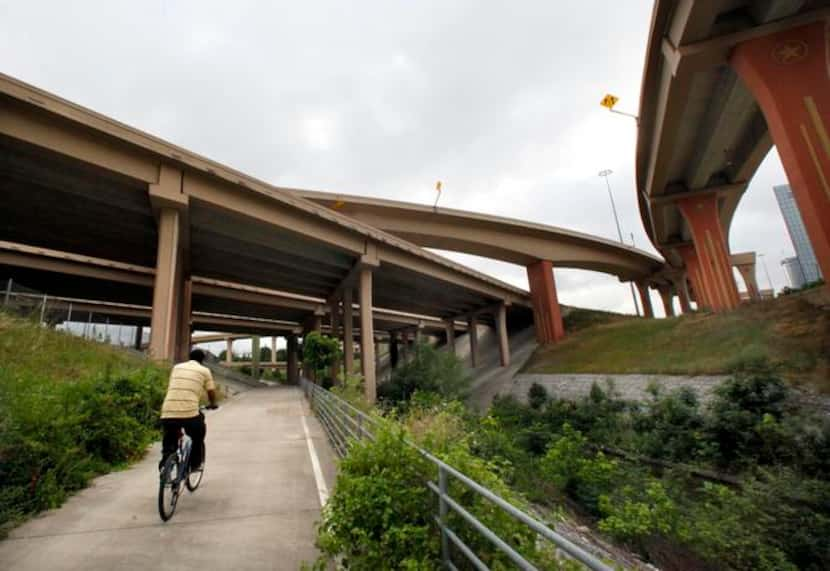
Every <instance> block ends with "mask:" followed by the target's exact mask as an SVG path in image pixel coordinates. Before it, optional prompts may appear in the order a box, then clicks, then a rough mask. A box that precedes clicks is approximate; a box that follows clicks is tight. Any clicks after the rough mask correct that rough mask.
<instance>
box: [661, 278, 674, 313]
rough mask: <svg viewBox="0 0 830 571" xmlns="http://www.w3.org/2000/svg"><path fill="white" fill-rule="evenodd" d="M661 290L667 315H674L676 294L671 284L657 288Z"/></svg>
mask: <svg viewBox="0 0 830 571" xmlns="http://www.w3.org/2000/svg"><path fill="white" fill-rule="evenodd" d="M657 291H658V292H660V299H661V300H662V301H663V311H664V312H665V314H666V317H674V294H673V293H672V289H671V286H670V285H668V284H665V285H661V286H659V287H658V288H657Z"/></svg>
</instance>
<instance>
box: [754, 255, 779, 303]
mask: <svg viewBox="0 0 830 571" xmlns="http://www.w3.org/2000/svg"><path fill="white" fill-rule="evenodd" d="M766 256H767V255H766V254H758V257H759V258H761V265H763V266H764V273H765V274H767V282H769V289H770V290H772V296H773V297H775V288H774V287H772V279H771V278H770V277H769V269H767V260H766Z"/></svg>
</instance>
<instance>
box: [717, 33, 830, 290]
mask: <svg viewBox="0 0 830 571" xmlns="http://www.w3.org/2000/svg"><path fill="white" fill-rule="evenodd" d="M828 46H830V27H828V24H827V22H826V21H819V22H815V23H812V24H809V25H806V26H800V27H793V28H790V29H788V30H784V31H781V32H778V33H772V34H769V35H767V36H763V37H760V38H756V39H752V40H748V41H746V42H743V43H741V44H739V45H737V46H736V47H735V49H734V50H733V52H732V56H731V58H730V62H729V63H730V65H731V66H732V67H733V69H734V70H735V71H736V72H737V74H738V75H739V76H740V78H741V79H742V80H743V82H744V84H745V85H746V86H747V87H748V88H749V90H750V91H751V92H752V94H753V95H754V96H755V100H756V101H757V102H758V105H759V106H760V107H761V110H762V111H763V113H764V117H765V118H766V122H767V125H768V126H769V131H770V135H771V137H772V141H773V143H774V144H775V147H776V148H777V149H778V154H779V155H780V156H781V162H782V164H783V165H784V170H785V171H786V173H787V178H788V179H789V181H790V186H791V188H792V192H793V196H794V197H795V201H796V203H797V204H798V209H799V210H800V212H801V217H802V218H803V219H804V226H805V227H806V229H807V234H808V235H809V237H810V242H811V243H812V246H813V250H814V251H815V254H816V259H817V260H818V264H819V267H820V268H821V272H822V274H823V275H824V278H825V279H828V278H829V277H830V135H828V132H830V76H828V69H830V49H828Z"/></svg>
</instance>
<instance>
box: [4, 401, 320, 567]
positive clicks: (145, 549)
mask: <svg viewBox="0 0 830 571" xmlns="http://www.w3.org/2000/svg"><path fill="white" fill-rule="evenodd" d="M304 422H305V425H306V427H307V431H306V429H305V428H304V426H303V424H304ZM207 424H208V431H207V440H206V442H207V471H206V472H205V478H204V480H203V482H202V485H201V487H200V488H199V489H198V490H197V491H196V493H195V494H188V493H187V492H184V496H183V497H182V498H181V499H180V502H179V505H178V508H177V510H176V514H175V516H174V517H173V519H172V520H171V521H169V522H167V523H162V522H161V520H160V519H159V516H158V512H157V508H156V498H157V493H158V471H157V467H156V464H157V462H158V454H159V446H158V444H157V445H155V446H154V447H153V448H152V450H151V451H150V453H149V454H148V455H147V457H146V458H145V459H144V460H142V461H141V462H139V463H138V464H136V465H134V466H132V467H131V468H130V469H128V470H125V471H123V472H118V473H114V474H109V475H106V476H103V477H101V478H98V479H97V480H95V482H94V484H93V485H92V486H91V487H90V488H88V489H86V490H83V491H82V492H80V493H78V494H77V495H75V496H74V497H72V498H71V499H70V500H69V501H67V502H66V503H65V504H64V505H63V507H61V508H60V509H58V510H53V511H50V512H47V513H45V514H42V515H41V516H39V517H37V518H35V519H33V520H31V521H30V522H28V523H27V524H25V525H23V526H21V527H19V528H17V529H16V530H15V531H14V532H12V534H11V535H10V537H9V539H7V540H5V541H3V542H0V569H3V570H6V569H8V570H10V571H11V570H24V571H28V570H32V571H34V570H43V569H48V570H50V571H56V570H79V571H80V570H84V571H86V570H90V571H97V570H111V569H119V570H125V569H154V570H165V569H171V570H172V569H176V570H181V569H199V570H200V571H203V570H207V569H210V570H213V569H245V570H248V569H290V570H296V569H299V567H300V564H301V562H302V561H311V560H313V559H314V558H315V556H316V550H315V548H314V523H315V521H317V520H318V519H319V514H320V493H319V492H320V489H319V487H318V485H317V482H318V481H319V480H321V479H322V482H321V484H322V487H323V488H324V487H325V485H326V484H327V485H328V486H331V485H332V483H333V482H334V469H335V467H334V460H333V455H332V453H331V450H330V447H329V444H328V442H327V441H326V440H325V436H324V435H323V432H322V429H321V427H320V425H319V424H318V422H317V420H316V419H315V418H314V417H313V416H312V415H311V413H310V411H309V409H308V406H307V404H306V402H305V400H304V398H303V395H302V393H301V391H300V390H299V389H296V388H273V389H255V390H251V391H248V392H246V393H244V394H241V395H239V396H238V397H236V398H235V399H233V400H232V401H230V402H228V403H226V404H225V405H224V406H223V407H222V408H221V409H219V410H218V411H215V412H211V411H208V418H207ZM306 434H309V435H310V437H309V438H307V437H306ZM309 442H310V443H311V445H312V446H313V448H314V449H315V450H316V453H317V455H319V465H320V467H321V468H322V470H321V472H322V473H321V474H318V476H317V478H315V469H314V467H313V462H312V459H311V453H310V446H309Z"/></svg>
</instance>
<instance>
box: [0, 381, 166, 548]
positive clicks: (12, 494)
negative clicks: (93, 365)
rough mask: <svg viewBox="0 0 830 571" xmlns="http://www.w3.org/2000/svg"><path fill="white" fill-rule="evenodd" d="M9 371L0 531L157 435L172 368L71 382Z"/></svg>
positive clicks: (0, 453)
mask: <svg viewBox="0 0 830 571" xmlns="http://www.w3.org/2000/svg"><path fill="white" fill-rule="evenodd" d="M7 373H8V371H6V370H4V369H2V368H0V419H2V420H0V532H2V530H3V529H7V528H8V527H9V526H10V525H13V524H14V523H15V521H16V520H18V519H19V518H20V517H22V516H24V515H26V514H30V513H35V512H38V511H40V510H43V509H47V508H53V507H57V506H58V505H60V504H61V503H62V502H63V501H64V499H65V498H66V496H67V494H68V493H70V492H72V491H74V490H78V489H80V488H83V487H84V486H85V485H86V483H87V482H88V481H89V479H90V478H91V477H93V476H94V475H96V474H99V473H102V472H106V471H108V470H109V469H111V468H112V467H114V466H118V465H121V464H123V463H125V462H127V461H129V460H132V459H135V458H137V457H138V456H140V455H141V454H143V452H144V451H145V449H146V446H147V445H148V444H149V443H150V442H151V441H153V440H154V439H156V438H157V437H158V411H159V409H160V408H161V403H162V401H163V399H164V393H165V388H166V383H167V378H166V374H167V373H166V371H165V370H162V369H158V368H156V367H154V366H146V367H144V368H139V369H136V370H134V371H132V372H131V373H129V374H123V375H122V376H118V377H110V376H109V373H107V372H105V373H104V374H103V375H102V376H99V377H96V378H91V379H80V380H75V381H70V380H67V381H64V382H55V381H53V380H51V379H45V378H42V377H34V376H28V375H14V376H12V375H10V374H7Z"/></svg>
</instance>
